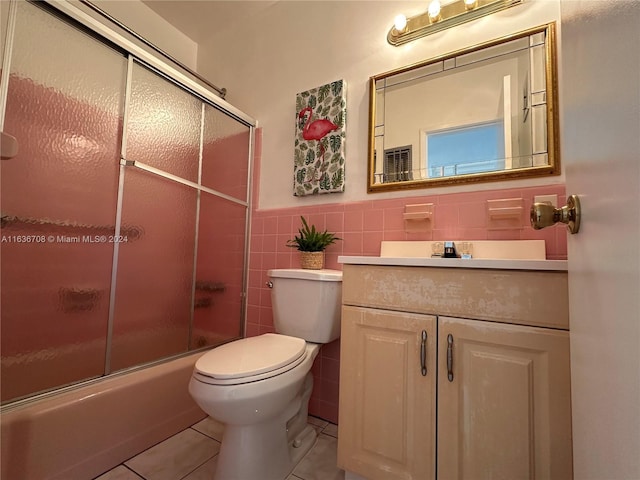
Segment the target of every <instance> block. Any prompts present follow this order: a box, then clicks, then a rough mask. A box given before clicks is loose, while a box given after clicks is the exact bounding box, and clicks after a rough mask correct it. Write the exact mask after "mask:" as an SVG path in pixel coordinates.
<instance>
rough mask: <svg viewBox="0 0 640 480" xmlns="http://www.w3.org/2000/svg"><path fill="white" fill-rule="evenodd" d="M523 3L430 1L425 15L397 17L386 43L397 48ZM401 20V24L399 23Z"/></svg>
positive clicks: (519, 0) (514, 0) (518, 0)
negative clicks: (441, 2)
mask: <svg viewBox="0 0 640 480" xmlns="http://www.w3.org/2000/svg"><path fill="white" fill-rule="evenodd" d="M523 2H524V0H455V1H453V2H451V3H447V4H446V5H441V4H440V1H439V0H432V1H431V3H429V7H428V9H427V11H426V12H424V13H421V14H419V15H415V16H413V17H409V18H407V17H405V16H404V15H398V16H397V17H396V19H395V21H394V26H393V27H391V30H389V33H388V35H387V41H388V42H389V43H390V44H391V45H394V46H396V47H397V46H399V45H402V44H405V43H407V42H410V41H412V40H416V39H418V38H421V37H424V36H426V35H431V34H432V33H436V32H440V31H442V30H446V29H447V28H451V27H454V26H456V25H460V24H462V23H466V22H470V21H471V20H475V19H477V18H481V17H484V16H486V15H490V14H492V13H495V12H499V11H500V10H504V9H506V8H509V7H513V6H515V5H519V4H521V3H523ZM400 17H402V18H403V19H404V21H400V23H398V20H399V18H400ZM405 22H406V23H405Z"/></svg>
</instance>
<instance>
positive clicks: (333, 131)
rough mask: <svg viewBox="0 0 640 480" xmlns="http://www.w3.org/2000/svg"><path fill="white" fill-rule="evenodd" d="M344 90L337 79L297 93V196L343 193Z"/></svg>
mask: <svg viewBox="0 0 640 480" xmlns="http://www.w3.org/2000/svg"><path fill="white" fill-rule="evenodd" d="M345 91H346V87H345V83H344V80H337V81H335V82H331V83H327V84H326V85H322V86H320V87H316V88H313V89H311V90H307V91H306V92H301V93H298V94H297V95H296V132H295V142H294V157H293V158H294V162H293V194H294V195H295V196H303V195H315V194H319V193H339V192H344V165H345V143H346V142H345V138H346V133H345V124H346V121H345V120H346V106H347V102H346V97H345Z"/></svg>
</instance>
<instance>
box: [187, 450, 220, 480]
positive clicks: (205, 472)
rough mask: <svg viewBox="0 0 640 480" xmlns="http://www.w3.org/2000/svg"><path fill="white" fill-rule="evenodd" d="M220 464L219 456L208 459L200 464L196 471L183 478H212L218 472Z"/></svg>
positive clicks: (198, 479)
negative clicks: (217, 467) (217, 468)
mask: <svg viewBox="0 0 640 480" xmlns="http://www.w3.org/2000/svg"><path fill="white" fill-rule="evenodd" d="M217 464H218V456H217V455H216V456H215V457H213V458H212V459H210V460H208V461H207V462H206V463H205V464H203V465H200V467H198V468H197V469H196V470H195V471H193V472H191V473H190V474H189V475H187V476H186V477H184V479H183V480H211V479H212V478H213V474H214V473H215V472H216V465H217Z"/></svg>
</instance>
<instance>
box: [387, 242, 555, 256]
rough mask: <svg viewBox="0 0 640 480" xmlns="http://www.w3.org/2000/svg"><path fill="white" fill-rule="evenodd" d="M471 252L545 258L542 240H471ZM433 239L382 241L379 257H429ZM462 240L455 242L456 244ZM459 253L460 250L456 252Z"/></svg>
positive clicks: (487, 254) (485, 254)
mask: <svg viewBox="0 0 640 480" xmlns="http://www.w3.org/2000/svg"><path fill="white" fill-rule="evenodd" d="M465 242H466V243H467V244H471V245H472V247H471V252H472V255H473V258H475V259H480V260H482V259H485V260H546V258H547V255H546V251H545V244H544V240H473V241H465ZM435 243H443V242H435V241H396V242H394V241H383V242H381V245H380V256H381V257H394V258H405V257H411V258H430V257H431V253H432V252H433V249H432V246H433V244H435ZM461 243H462V241H460V242H456V246H458V245H459V244H461ZM458 254H460V252H458Z"/></svg>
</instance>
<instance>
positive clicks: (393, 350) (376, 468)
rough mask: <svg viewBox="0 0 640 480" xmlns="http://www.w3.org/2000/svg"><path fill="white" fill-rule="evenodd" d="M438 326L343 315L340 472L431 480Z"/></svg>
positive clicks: (409, 318)
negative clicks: (342, 469)
mask: <svg viewBox="0 0 640 480" xmlns="http://www.w3.org/2000/svg"><path fill="white" fill-rule="evenodd" d="M435 325H436V318H435V317H433V316H429V315H422V314H412V313H403V312H393V311H388V310H377V309H372V308H360V307H351V306H344V307H343V309H342V336H341V352H340V417H339V422H338V428H339V434H338V465H340V467H342V468H344V469H345V470H349V471H351V472H354V473H357V474H359V475H362V476H364V477H366V478H367V479H368V480H377V479H380V480H393V479H404V480H411V479H416V480H418V479H419V480H428V479H431V478H434V476H435V386H436V380H435V379H436V363H435V362H436V337H435V333H436V328H435ZM423 332H425V334H426V340H425V341H424V348H423ZM422 351H424V352H425V353H424V356H425V361H424V364H425V366H426V374H425V375H423V371H424V370H423V368H422V363H423V362H422V361H421V359H422Z"/></svg>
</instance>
